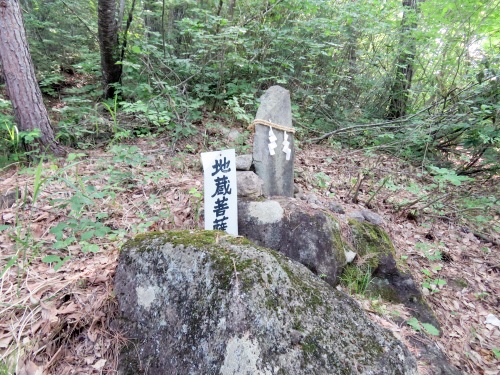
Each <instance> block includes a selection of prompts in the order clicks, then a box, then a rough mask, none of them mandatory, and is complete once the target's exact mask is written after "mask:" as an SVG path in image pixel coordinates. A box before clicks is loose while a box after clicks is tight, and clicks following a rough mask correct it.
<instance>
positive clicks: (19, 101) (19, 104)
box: [0, 0, 65, 155]
mask: <svg viewBox="0 0 500 375" xmlns="http://www.w3.org/2000/svg"><path fill="white" fill-rule="evenodd" d="M0 61H1V64H2V68H3V73H4V77H5V82H6V84H7V93H8V95H9V98H10V100H11V101H12V107H13V109H14V118H15V121H16V124H17V127H18V129H19V131H32V130H34V129H40V132H41V135H40V138H38V139H37V140H36V141H37V142H38V144H39V145H40V146H41V150H40V151H48V152H51V153H53V154H55V155H64V154H65V151H64V149H63V148H62V147H61V146H60V145H59V144H58V143H57V142H56V140H55V138H54V131H53V129H52V127H51V125H50V119H49V116H48V113H47V109H46V108H45V105H44V103H43V99H42V93H41V91H40V87H39V86H38V83H37V80H36V76H35V69H34V67H33V62H32V60H31V55H30V52H29V47H28V42H27V40H26V33H25V30H24V23H23V19H22V16H21V8H20V6H19V1H18V0H2V1H1V2H0ZM25 147H26V148H27V150H34V149H35V148H34V147H33V145H25Z"/></svg>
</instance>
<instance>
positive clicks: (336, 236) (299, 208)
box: [238, 197, 350, 285]
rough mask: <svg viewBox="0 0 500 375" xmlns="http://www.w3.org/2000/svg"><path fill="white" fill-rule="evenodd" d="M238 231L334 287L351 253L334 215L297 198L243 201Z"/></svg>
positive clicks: (241, 200)
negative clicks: (303, 267)
mask: <svg viewBox="0 0 500 375" xmlns="http://www.w3.org/2000/svg"><path fill="white" fill-rule="evenodd" d="M238 231H239V234H240V235H242V236H245V237H247V238H249V239H251V240H252V241H254V242H255V243H256V244H258V245H260V246H264V247H268V248H270V249H273V250H277V251H279V252H280V253H282V254H285V255H286V256H288V257H289V258H292V259H294V260H296V261H298V262H300V263H302V264H304V265H305V266H307V267H308V268H309V269H310V270H311V271H313V272H314V273H315V274H317V275H321V276H322V277H323V278H324V279H325V281H326V282H328V283H329V284H331V285H335V284H336V283H337V281H338V278H339V276H340V272H341V270H342V268H343V267H344V266H345V264H346V255H345V253H346V252H347V251H349V250H350V246H349V245H348V244H347V243H346V242H345V241H344V240H343V238H342V235H341V233H340V225H339V223H338V222H337V220H336V219H335V218H334V217H333V216H332V215H331V214H329V213H328V212H326V211H322V210H319V209H317V208H314V207H313V206H312V205H311V204H308V203H306V202H304V201H301V200H297V199H294V198H285V197H275V198H273V199H272V200H260V201H257V200H248V199H247V200H245V199H240V200H239V201H238Z"/></svg>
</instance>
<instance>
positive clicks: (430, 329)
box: [406, 317, 439, 336]
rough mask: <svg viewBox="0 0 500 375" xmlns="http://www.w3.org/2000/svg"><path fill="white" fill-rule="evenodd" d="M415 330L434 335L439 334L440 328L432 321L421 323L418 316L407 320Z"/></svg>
mask: <svg viewBox="0 0 500 375" xmlns="http://www.w3.org/2000/svg"><path fill="white" fill-rule="evenodd" d="M406 323H407V324H408V325H409V326H410V327H412V328H413V329H414V330H415V331H417V332H420V331H422V329H423V331H425V332H427V333H428V334H430V335H432V336H439V330H438V329H437V328H436V327H434V326H433V325H432V324H430V323H421V322H419V321H418V319H417V318H415V317H413V318H411V319H409V320H408V321H407V322H406Z"/></svg>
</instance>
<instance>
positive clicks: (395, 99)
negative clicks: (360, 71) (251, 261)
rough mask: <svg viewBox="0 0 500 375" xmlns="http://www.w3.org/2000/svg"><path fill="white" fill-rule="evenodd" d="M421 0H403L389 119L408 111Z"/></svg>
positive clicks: (388, 112) (401, 115) (403, 114)
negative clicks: (415, 32) (415, 34)
mask: <svg viewBox="0 0 500 375" xmlns="http://www.w3.org/2000/svg"><path fill="white" fill-rule="evenodd" d="M419 1H421V0H403V19H402V20H401V34H400V38H399V51H400V52H399V56H398V57H397V60H396V75H395V77H394V80H393V84H392V87H391V89H390V98H389V106H388V109H387V116H386V117H387V118H388V119H397V118H400V117H404V116H406V114H407V111H408V101H409V98H410V90H411V84H412V79H413V71H414V62H413V60H414V59H415V53H416V48H417V47H416V42H415V36H414V30H415V29H416V28H417V13H418V5H419Z"/></svg>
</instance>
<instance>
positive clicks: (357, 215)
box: [347, 211, 365, 222]
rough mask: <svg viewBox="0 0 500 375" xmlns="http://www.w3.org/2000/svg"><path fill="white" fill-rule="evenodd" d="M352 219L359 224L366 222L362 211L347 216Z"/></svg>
mask: <svg viewBox="0 0 500 375" xmlns="http://www.w3.org/2000/svg"><path fill="white" fill-rule="evenodd" d="M347 216H348V217H350V218H351V219H354V220H357V221H359V222H362V221H365V217H364V216H363V214H362V213H361V211H352V212H349V213H348V214H347Z"/></svg>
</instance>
